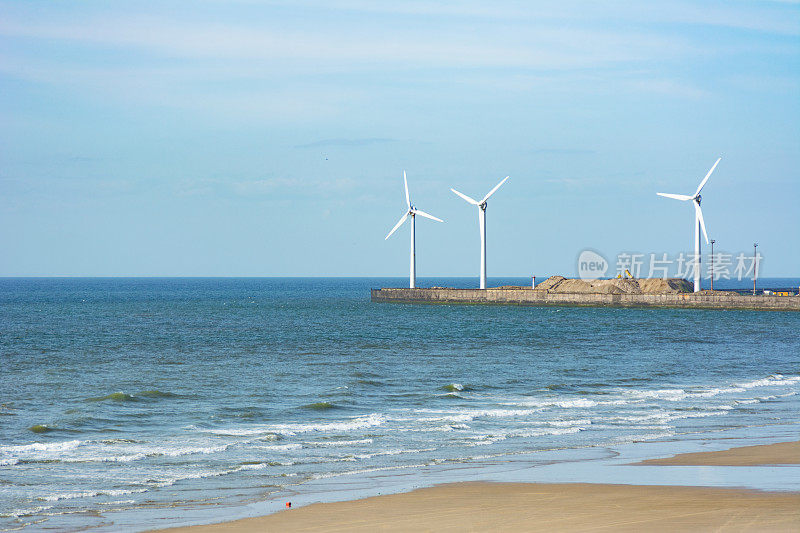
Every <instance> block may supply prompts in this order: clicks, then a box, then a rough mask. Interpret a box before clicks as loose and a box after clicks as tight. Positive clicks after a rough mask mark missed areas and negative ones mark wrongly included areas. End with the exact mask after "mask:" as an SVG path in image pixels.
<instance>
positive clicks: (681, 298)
mask: <svg viewBox="0 0 800 533" xmlns="http://www.w3.org/2000/svg"><path fill="white" fill-rule="evenodd" d="M371 292H372V301H373V302H397V303H426V304H490V305H530V306H569V307H670V308H682V309H749V310H754V311H800V296H767V295H757V296H752V295H741V294H737V293H733V292H727V291H713V292H711V291H703V292H699V293H691V292H674V293H661V294H659V293H638V294H636V293H617V294H612V293H605V294H603V293H570V292H555V291H552V290H549V289H546V288H541V289H540V288H539V287H538V286H537V288H536V289H532V288H530V287H498V288H489V289H450V288H444V287H434V288H430V289H394V288H384V289H372V291H371Z"/></svg>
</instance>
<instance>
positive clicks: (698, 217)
mask: <svg viewBox="0 0 800 533" xmlns="http://www.w3.org/2000/svg"><path fill="white" fill-rule="evenodd" d="M720 159H722V158H721V157H720V158H719V159H717V161H716V163H714V166H713V167H711V170H709V171H708V174H706V177H705V178H703V181H701V182H700V185H698V187H697V190H696V191H695V193H694V196H687V195H685V194H668V193H664V192H659V193H656V194H658V195H659V196H664V197H666V198H674V199H675V200H681V201H684V202H685V201H687V200H692V202H693V203H694V258H695V261H694V292H700V230H701V229H702V230H703V236H704V237H705V238H706V244H708V233H706V223H705V221H703V211H702V210H701V209H700V202H701V201H702V199H703V198H702V197H701V196H700V191H701V190H703V187H704V186H705V184H706V182H707V181H708V178H709V177H710V176H711V173H712V172H714V169H715V168H717V165H718V164H719V162H720Z"/></svg>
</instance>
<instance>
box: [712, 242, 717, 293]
mask: <svg viewBox="0 0 800 533" xmlns="http://www.w3.org/2000/svg"><path fill="white" fill-rule="evenodd" d="M715 242H717V241H715V240H714V239H711V290H712V291H713V290H714V243H715Z"/></svg>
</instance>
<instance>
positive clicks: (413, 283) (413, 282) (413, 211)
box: [384, 170, 444, 289]
mask: <svg viewBox="0 0 800 533" xmlns="http://www.w3.org/2000/svg"><path fill="white" fill-rule="evenodd" d="M403 184H404V185H405V187H406V207H407V208H408V211H406V212H405V213H404V214H403V216H402V217H400V220H398V221H397V224H395V226H394V227H393V228H392V231H390V232H389V234H388V235H387V236H386V239H388V238H389V237H391V236H392V233H394V232H395V231H397V228H399V227H400V226H402V225H403V222H405V221H406V219H407V218H408V216H409V215H411V271H410V273H409V276H408V286H409V287H410V288H412V289H416V288H417V252H416V244H415V241H414V232H415V226H416V224H415V217H416V216H417V215H420V216H423V217H425V218H430V219H431V220H435V221H437V222H444V221H443V220H442V219H440V218H436V217H435V216H433V215H429V214H428V213H426V212H425V211H420V210H419V209H417V208H416V207H414V206H413V205H411V195H410V194H408V180H407V179H406V171H405V170H404V171H403ZM386 239H384V240H386Z"/></svg>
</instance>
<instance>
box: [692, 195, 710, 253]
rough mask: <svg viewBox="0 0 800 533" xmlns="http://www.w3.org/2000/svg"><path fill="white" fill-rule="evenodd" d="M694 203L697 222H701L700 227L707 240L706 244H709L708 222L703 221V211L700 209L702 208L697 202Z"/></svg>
mask: <svg viewBox="0 0 800 533" xmlns="http://www.w3.org/2000/svg"><path fill="white" fill-rule="evenodd" d="M693 203H694V212H695V213H696V214H697V220H699V221H700V227H701V228H702V229H703V236H704V237H705V238H706V244H708V233H707V232H706V222H705V220H703V210H702V209H700V206H699V205H697V202H693Z"/></svg>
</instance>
